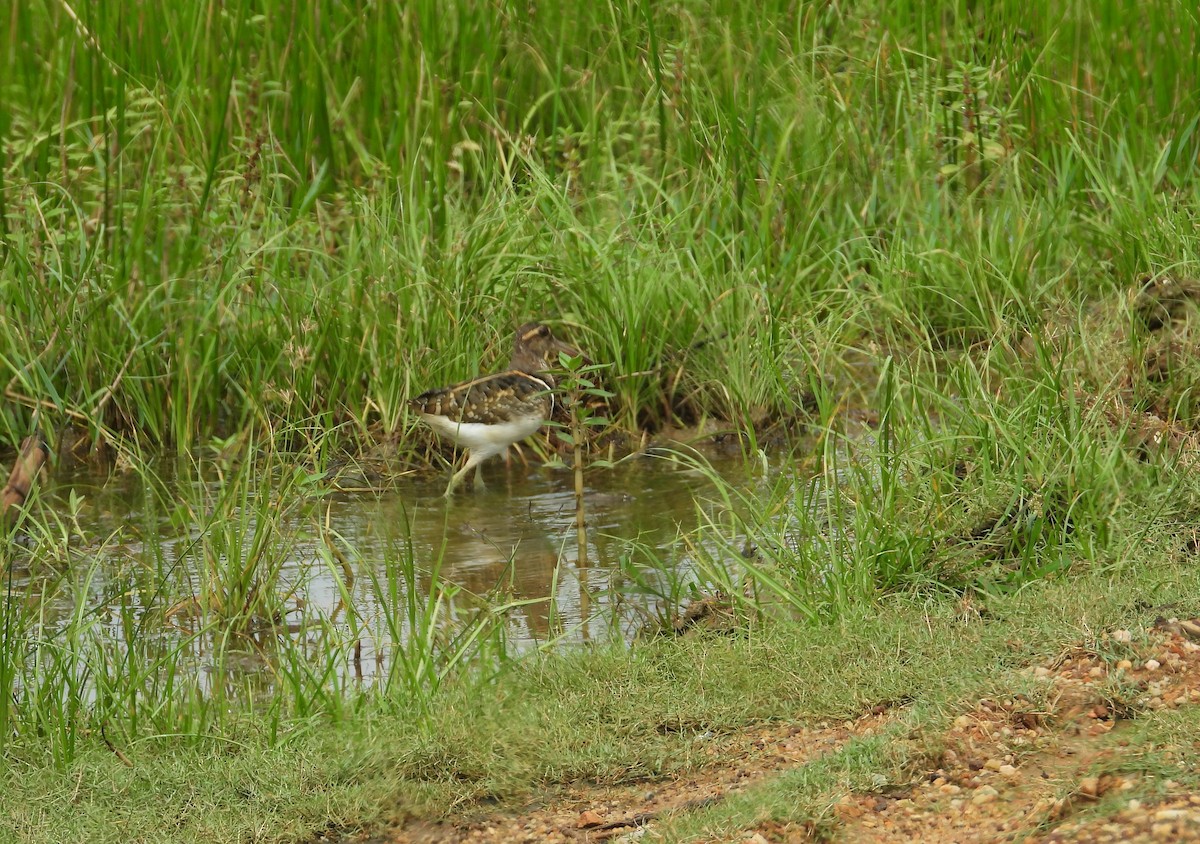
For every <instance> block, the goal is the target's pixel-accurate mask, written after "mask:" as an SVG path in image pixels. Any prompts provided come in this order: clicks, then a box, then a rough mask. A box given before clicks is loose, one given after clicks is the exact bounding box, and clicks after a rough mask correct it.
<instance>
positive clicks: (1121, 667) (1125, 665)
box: [1117, 659, 1133, 671]
mask: <svg viewBox="0 0 1200 844" xmlns="http://www.w3.org/2000/svg"><path fill="white" fill-rule="evenodd" d="M1132 668H1133V663H1132V662H1130V661H1129V660H1127V659H1123V660H1121V661H1120V662H1118V663H1117V670H1118V671H1129V670H1131V669H1132Z"/></svg>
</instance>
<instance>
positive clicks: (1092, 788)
mask: <svg viewBox="0 0 1200 844" xmlns="http://www.w3.org/2000/svg"><path fill="white" fill-rule="evenodd" d="M1079 793H1080V794H1082V795H1083V796H1084V797H1091V798H1092V799H1093V800H1094V799H1095V798H1097V797H1099V796H1100V778H1099V777H1084V778H1083V779H1081V780H1080V781H1079Z"/></svg>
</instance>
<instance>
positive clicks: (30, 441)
mask: <svg viewBox="0 0 1200 844" xmlns="http://www.w3.org/2000/svg"><path fill="white" fill-rule="evenodd" d="M49 456H50V449H49V448H48V447H47V446H46V442H45V441H44V440H43V439H42V436H41V434H32V435H30V436H28V437H26V438H25V439H24V440H22V441H21V450H20V451H19V452H18V453H17V460H16V462H15V463H14V464H13V468H12V472H11V473H9V476H8V483H7V484H5V486H4V489H3V490H0V518H3V517H6V516H8V514H9V510H10V509H12V508H19V507H23V506H25V500H26V499H27V498H29V492H30V490H32V489H33V485H34V484H35V483H36V482H37V477H38V472H39V471H41V468H42V466H43V465H45V463H46V459H47V458H48V457H49Z"/></svg>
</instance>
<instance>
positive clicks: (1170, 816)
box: [1154, 809, 1192, 821]
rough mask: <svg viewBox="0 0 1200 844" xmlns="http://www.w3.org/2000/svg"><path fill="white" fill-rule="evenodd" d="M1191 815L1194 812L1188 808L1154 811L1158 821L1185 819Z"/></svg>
mask: <svg viewBox="0 0 1200 844" xmlns="http://www.w3.org/2000/svg"><path fill="white" fill-rule="evenodd" d="M1191 816H1192V813H1191V812H1189V811H1188V810H1187V809H1159V810H1158V811H1157V812H1155V813H1154V819H1155V820H1156V821H1184V820H1188V819H1189V818H1190V817H1191Z"/></svg>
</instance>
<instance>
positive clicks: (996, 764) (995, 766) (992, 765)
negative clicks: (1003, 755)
mask: <svg viewBox="0 0 1200 844" xmlns="http://www.w3.org/2000/svg"><path fill="white" fill-rule="evenodd" d="M1003 764H1004V763H1003V762H1001V761H1000V760H999V759H995V758H993V759H989V760H987V761H986V762H984V763H983V767H985V768H987V769H988V770H989V771H999V770H1000V766H1001V765H1003Z"/></svg>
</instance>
